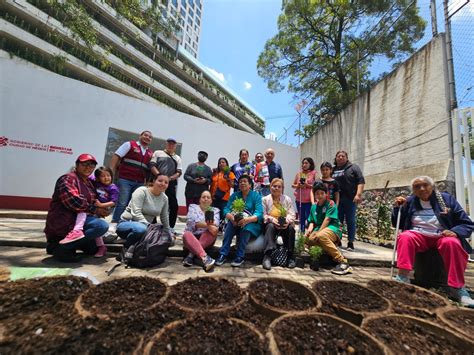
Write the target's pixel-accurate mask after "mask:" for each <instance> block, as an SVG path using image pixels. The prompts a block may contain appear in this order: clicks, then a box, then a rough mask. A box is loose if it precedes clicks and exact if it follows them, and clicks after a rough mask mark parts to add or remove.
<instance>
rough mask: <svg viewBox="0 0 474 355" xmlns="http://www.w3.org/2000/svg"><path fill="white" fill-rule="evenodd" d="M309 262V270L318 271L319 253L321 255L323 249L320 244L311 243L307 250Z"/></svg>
mask: <svg viewBox="0 0 474 355" xmlns="http://www.w3.org/2000/svg"><path fill="white" fill-rule="evenodd" d="M308 253H309V259H310V264H309V267H310V269H311V270H314V271H318V270H319V259H320V258H321V255H323V249H322V248H321V247H320V246H317V245H313V246H312V247H311V248H309V250H308Z"/></svg>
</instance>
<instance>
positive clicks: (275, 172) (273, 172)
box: [267, 161, 283, 182]
mask: <svg viewBox="0 0 474 355" xmlns="http://www.w3.org/2000/svg"><path fill="white" fill-rule="evenodd" d="M267 166H268V174H269V175H270V182H272V180H273V179H274V178H280V179H283V169H282V168H281V165H280V164H278V163H275V162H274V161H272V162H271V163H270V164H268V163H267Z"/></svg>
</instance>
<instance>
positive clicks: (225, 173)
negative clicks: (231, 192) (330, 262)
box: [222, 166, 230, 178]
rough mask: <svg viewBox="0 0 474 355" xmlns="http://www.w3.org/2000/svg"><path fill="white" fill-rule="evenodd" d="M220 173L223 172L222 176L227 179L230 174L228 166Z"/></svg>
mask: <svg viewBox="0 0 474 355" xmlns="http://www.w3.org/2000/svg"><path fill="white" fill-rule="evenodd" d="M222 171H223V172H224V176H225V177H226V178H227V177H229V174H230V168H229V167H228V166H226V167H224V169H222Z"/></svg>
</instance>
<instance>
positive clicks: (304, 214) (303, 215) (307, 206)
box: [296, 201, 311, 233]
mask: <svg viewBox="0 0 474 355" xmlns="http://www.w3.org/2000/svg"><path fill="white" fill-rule="evenodd" d="M296 209H297V210H298V218H299V219H300V233H303V232H304V231H305V229H306V221H307V220H308V217H309V213H310V212H311V202H303V203H301V208H300V203H299V202H298V201H296Z"/></svg>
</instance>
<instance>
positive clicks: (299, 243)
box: [295, 234, 306, 255]
mask: <svg viewBox="0 0 474 355" xmlns="http://www.w3.org/2000/svg"><path fill="white" fill-rule="evenodd" d="M305 244H306V238H305V236H304V235H303V234H300V236H299V237H298V238H296V243H295V254H297V255H301V253H302V252H303V251H304V248H305Z"/></svg>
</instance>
